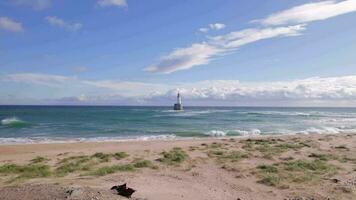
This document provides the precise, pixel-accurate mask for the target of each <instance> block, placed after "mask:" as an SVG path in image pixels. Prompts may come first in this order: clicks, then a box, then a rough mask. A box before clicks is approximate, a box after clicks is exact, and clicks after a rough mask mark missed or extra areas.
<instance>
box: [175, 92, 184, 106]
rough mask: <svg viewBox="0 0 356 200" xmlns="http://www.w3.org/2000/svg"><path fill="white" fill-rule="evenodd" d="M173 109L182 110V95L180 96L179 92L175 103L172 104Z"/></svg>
mask: <svg viewBox="0 0 356 200" xmlns="http://www.w3.org/2000/svg"><path fill="white" fill-rule="evenodd" d="M173 109H174V110H183V104H182V97H181V96H180V94H179V92H178V94H177V103H176V104H174V107H173Z"/></svg>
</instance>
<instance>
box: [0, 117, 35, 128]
mask: <svg viewBox="0 0 356 200" xmlns="http://www.w3.org/2000/svg"><path fill="white" fill-rule="evenodd" d="M1 125H3V126H7V127H11V128H23V127H26V126H28V125H29V123H28V122H25V121H23V120H21V119H19V118H17V117H10V118H5V119H3V120H1Z"/></svg>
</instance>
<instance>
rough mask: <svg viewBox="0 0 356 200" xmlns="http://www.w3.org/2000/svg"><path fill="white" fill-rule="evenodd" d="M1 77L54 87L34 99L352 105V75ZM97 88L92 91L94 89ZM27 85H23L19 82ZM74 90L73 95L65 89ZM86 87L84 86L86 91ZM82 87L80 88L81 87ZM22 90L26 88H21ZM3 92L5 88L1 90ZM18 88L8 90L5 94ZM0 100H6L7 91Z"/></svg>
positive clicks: (355, 95) (355, 91) (355, 92)
mask: <svg viewBox="0 0 356 200" xmlns="http://www.w3.org/2000/svg"><path fill="white" fill-rule="evenodd" d="M0 82H1V83H2V85H5V86H6V83H16V84H20V85H19V86H20V87H24V86H25V85H27V86H29V85H30V86H31V87H34V88H36V89H35V90H46V89H48V88H49V89H51V90H54V89H55V90H56V92H57V93H60V94H61V93H62V92H64V93H63V94H62V95H60V96H57V97H56V98H48V97H46V98H42V99H38V98H37V99H36V98H35V96H30V95H28V96H23V97H21V98H22V99H27V100H29V99H32V100H33V104H55V105H58V104H65V105H66V104H71V105H97V104H98V105H171V104H172V103H173V102H174V101H175V96H176V93H177V91H179V92H180V93H181V94H182V95H183V98H184V101H185V104H186V105H219V106H224V105H225V106H301V105H303V106H330V105H332V106H356V76H341V77H326V78H321V77H312V78H307V79H300V80H291V81H274V82H240V81H238V80H212V81H199V82H191V83H175V84H169V85H167V84H155V83H145V82H129V81H114V80H83V79H79V78H77V77H69V76H59V75H48V74H31V73H30V74H9V75H4V76H1V78H0ZM99 88H100V89H102V90H101V93H100V94H98V93H95V91H98V89H99ZM23 89H24V90H26V87H24V88H23ZM70 91H72V92H73V93H72V94H73V95H69V93H70ZM84 91H86V92H84ZM79 92H82V93H79ZM24 94H25V93H24ZM2 95H6V94H2ZM11 95H16V94H7V96H11ZM0 99H1V102H0V104H13V103H14V101H13V100H12V101H9V102H6V98H5V96H3V97H2V98H0Z"/></svg>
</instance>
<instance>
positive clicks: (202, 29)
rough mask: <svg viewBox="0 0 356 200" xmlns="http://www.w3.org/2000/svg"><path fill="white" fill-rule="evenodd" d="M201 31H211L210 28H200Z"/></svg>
mask: <svg viewBox="0 0 356 200" xmlns="http://www.w3.org/2000/svg"><path fill="white" fill-rule="evenodd" d="M199 31H200V32H203V33H206V32H208V31H209V29H208V28H200V29H199Z"/></svg>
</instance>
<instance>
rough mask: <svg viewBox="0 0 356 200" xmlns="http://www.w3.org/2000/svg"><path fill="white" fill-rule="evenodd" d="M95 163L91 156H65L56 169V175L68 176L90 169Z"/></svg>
mask: <svg viewBox="0 0 356 200" xmlns="http://www.w3.org/2000/svg"><path fill="white" fill-rule="evenodd" d="M94 164H95V163H93V162H92V159H91V157H90V156H72V157H68V158H64V159H62V160H61V161H60V162H59V166H58V167H57V168H56V169H55V174H56V176H66V175H67V174H69V173H73V172H78V171H88V170H90V169H91V167H92V166H93V165H94Z"/></svg>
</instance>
